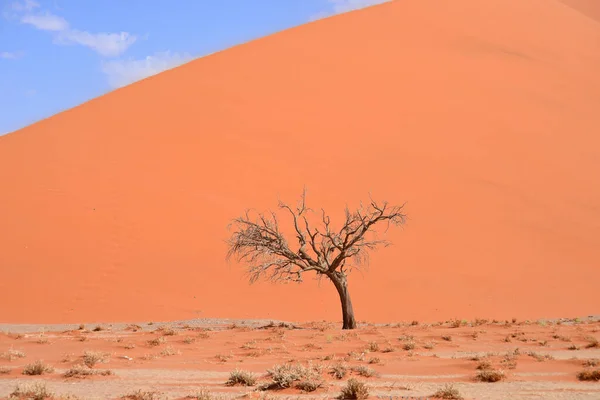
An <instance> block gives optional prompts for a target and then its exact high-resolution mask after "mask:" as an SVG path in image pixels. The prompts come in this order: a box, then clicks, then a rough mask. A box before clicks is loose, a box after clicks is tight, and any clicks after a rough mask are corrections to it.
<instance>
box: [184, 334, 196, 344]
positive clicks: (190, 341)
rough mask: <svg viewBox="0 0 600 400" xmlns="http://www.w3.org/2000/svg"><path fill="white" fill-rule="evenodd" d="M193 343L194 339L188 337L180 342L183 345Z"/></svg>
mask: <svg viewBox="0 0 600 400" xmlns="http://www.w3.org/2000/svg"><path fill="white" fill-rule="evenodd" d="M195 341H196V339H194V338H193V337H189V336H186V337H185V338H184V339H183V340H182V342H183V343H185V344H192V343H194V342H195Z"/></svg>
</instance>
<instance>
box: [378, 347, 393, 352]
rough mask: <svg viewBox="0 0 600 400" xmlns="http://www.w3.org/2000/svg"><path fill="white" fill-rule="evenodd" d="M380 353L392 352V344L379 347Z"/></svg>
mask: <svg viewBox="0 0 600 400" xmlns="http://www.w3.org/2000/svg"><path fill="white" fill-rule="evenodd" d="M381 352H382V353H393V352H394V348H393V347H392V346H386V347H384V348H383V349H381Z"/></svg>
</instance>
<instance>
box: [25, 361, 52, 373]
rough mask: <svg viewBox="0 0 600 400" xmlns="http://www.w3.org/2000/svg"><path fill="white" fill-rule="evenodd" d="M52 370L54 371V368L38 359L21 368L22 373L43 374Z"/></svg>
mask: <svg viewBox="0 0 600 400" xmlns="http://www.w3.org/2000/svg"><path fill="white" fill-rule="evenodd" d="M52 372H54V368H52V367H51V366H49V365H46V364H44V363H43V362H42V361H40V360H38V361H36V362H34V363H32V364H27V365H26V366H25V368H23V375H43V374H51V373H52Z"/></svg>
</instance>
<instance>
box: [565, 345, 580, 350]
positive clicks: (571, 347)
mask: <svg viewBox="0 0 600 400" xmlns="http://www.w3.org/2000/svg"><path fill="white" fill-rule="evenodd" d="M567 350H579V346H576V345H574V344H572V345H570V346H569V347H567Z"/></svg>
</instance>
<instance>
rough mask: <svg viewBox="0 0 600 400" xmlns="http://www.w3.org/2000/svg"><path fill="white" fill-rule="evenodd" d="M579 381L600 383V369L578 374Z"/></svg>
mask: <svg viewBox="0 0 600 400" xmlns="http://www.w3.org/2000/svg"><path fill="white" fill-rule="evenodd" d="M577 379H579V380H580V381H600V369H596V370H585V371H581V372H578V373H577Z"/></svg>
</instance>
